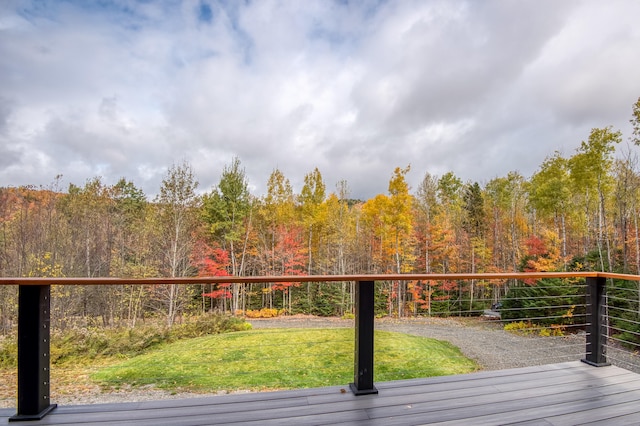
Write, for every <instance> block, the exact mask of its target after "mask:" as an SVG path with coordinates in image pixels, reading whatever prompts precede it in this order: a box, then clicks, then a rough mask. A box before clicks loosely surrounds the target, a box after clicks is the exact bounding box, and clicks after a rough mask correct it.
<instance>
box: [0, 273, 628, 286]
mask: <svg viewBox="0 0 640 426" xmlns="http://www.w3.org/2000/svg"><path fill="white" fill-rule="evenodd" d="M589 277H600V278H613V279H622V280H628V281H640V275H629V274H614V273H609V272H595V271H594V272H512V273H485V274H360V275H279V276H246V277H232V276H215V277H178V278H166V277H158V278H108V277H98V278H0V285H48V284H55V285H124V284H130V285H145V284H147V285H149V284H216V283H218V284H226V283H273V282H299V283H304V282H336V281H395V280H400V281H417V280H422V281H443V280H450V281H456V280H508V279H520V280H521V279H543V278H589Z"/></svg>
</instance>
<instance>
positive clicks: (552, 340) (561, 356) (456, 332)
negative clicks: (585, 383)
mask: <svg viewBox="0 0 640 426" xmlns="http://www.w3.org/2000/svg"><path fill="white" fill-rule="evenodd" d="M249 322H250V323H251V324H252V325H253V328H254V329H260V328H325V327H353V324H354V322H353V320H342V319H336V318H317V317H309V318H307V317H282V318H277V319H257V320H249ZM375 329H376V330H385V331H396V332H400V333H406V334H413V335H416V336H422V337H431V338H434V339H438V340H445V341H447V342H450V343H451V344H453V345H455V346H457V347H458V348H460V350H461V351H462V353H463V354H464V355H465V356H467V357H468V358H471V359H473V360H475V361H476V362H477V363H478V364H479V365H480V367H481V369H483V370H500V369H505V368H516V367H526V366H531V365H540V364H552V363H556V362H565V361H576V360H579V359H582V358H584V356H585V336H584V334H578V335H571V336H567V337H538V336H521V335H516V334H514V333H510V332H506V331H504V330H503V329H502V326H501V324H500V323H499V322H497V321H491V320H484V321H482V320H477V319H473V320H457V319H448V318H447V319H443V318H405V319H401V320H399V319H387V318H383V319H377V320H376V322H375Z"/></svg>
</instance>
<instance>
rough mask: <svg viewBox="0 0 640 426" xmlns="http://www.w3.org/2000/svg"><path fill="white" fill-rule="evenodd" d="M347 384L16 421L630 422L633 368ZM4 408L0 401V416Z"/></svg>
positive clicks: (636, 416)
mask: <svg viewBox="0 0 640 426" xmlns="http://www.w3.org/2000/svg"><path fill="white" fill-rule="evenodd" d="M376 387H377V388H378V390H379V394H378V395H366V396H354V395H353V394H352V393H351V392H349V390H348V389H349V388H348V386H344V387H339V386H338V387H327V388H318V389H303V390H294V391H281V392H265V393H250V394H239V395H225V396H215V397H203V398H191V399H181V400H164V401H148V402H130V403H120V404H95V405H74V406H59V407H58V408H56V409H55V410H54V411H53V412H52V413H51V414H49V415H48V416H47V417H45V418H44V419H43V420H40V421H29V422H24V423H13V422H12V423H11V424H26V425H29V426H31V425H63V424H64V425H78V424H82V425H103V426H106V425H153V426H159V425H221V424H227V425H260V426H265V425H321V424H333V425H337V424H343V425H384V426H390V425H403V426H404V425H418V424H439V425H505V424H527V425H574V424H579V425H586V424H602V425H625V424H634V425H637V424H640V375H639V374H636V373H632V372H629V371H627V370H624V369H622V368H619V367H615V366H608V367H592V366H589V365H587V364H584V363H582V362H579V361H576V362H569V363H561V364H551V365H545V366H537V367H527V368H519V369H510V370H499V371H484V372H479V373H473V374H465V375H459V376H447V377H435V378H429V379H414V380H403V381H394V382H386V383H377V384H376ZM13 414H15V410H14V409H1V410H0V424H7V423H8V417H9V416H11V415H13Z"/></svg>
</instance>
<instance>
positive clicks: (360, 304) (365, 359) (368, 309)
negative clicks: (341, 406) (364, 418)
mask: <svg viewBox="0 0 640 426" xmlns="http://www.w3.org/2000/svg"><path fill="white" fill-rule="evenodd" d="M355 290H356V300H355V302H356V306H355V308H356V323H355V329H356V330H355V331H356V333H355V334H356V336H355V339H356V340H355V356H354V379H353V383H351V384H350V385H349V386H350V387H351V391H352V392H353V393H354V394H355V395H370V394H377V393H378V389H376V387H375V386H374V385H373V348H374V345H373V327H374V326H373V323H374V319H375V316H374V282H373V281H356V289H355Z"/></svg>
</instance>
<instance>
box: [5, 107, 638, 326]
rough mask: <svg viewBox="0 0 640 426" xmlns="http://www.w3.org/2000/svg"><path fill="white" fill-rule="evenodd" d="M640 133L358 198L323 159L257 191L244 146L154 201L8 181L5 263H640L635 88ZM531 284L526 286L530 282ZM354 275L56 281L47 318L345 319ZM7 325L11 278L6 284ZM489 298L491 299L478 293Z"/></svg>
mask: <svg viewBox="0 0 640 426" xmlns="http://www.w3.org/2000/svg"><path fill="white" fill-rule="evenodd" d="M631 123H632V134H631V135H630V136H629V138H628V139H629V142H630V143H629V144H628V147H627V149H626V150H622V151H624V152H623V153H622V155H618V156H616V155H615V152H616V146H617V145H619V144H620V143H621V142H622V141H623V135H622V134H621V132H620V131H617V130H615V129H613V128H611V127H604V128H594V129H592V131H591V132H590V134H589V135H588V137H587V138H586V140H584V141H582V142H581V144H580V146H579V147H578V148H577V149H576V151H575V152H574V153H573V155H571V156H568V157H567V156H563V155H562V154H561V153H559V152H555V153H553V154H552V155H550V156H548V157H547V158H546V159H545V160H544V162H543V163H542V164H541V165H540V166H539V167H538V169H537V170H536V172H535V173H534V174H533V175H532V176H531V177H529V178H525V177H524V176H522V175H521V174H520V173H518V172H517V171H513V172H510V173H508V174H507V175H506V176H503V177H495V178H493V179H491V180H489V181H487V182H484V183H479V182H464V181H463V180H462V179H460V178H459V177H458V176H456V175H455V173H453V172H448V173H445V174H443V175H441V176H436V175H432V174H430V173H428V172H427V173H425V174H424V178H423V179H422V181H421V182H420V184H419V185H418V187H417V188H414V189H412V188H410V187H409V185H408V183H407V179H406V177H407V174H408V173H410V172H411V170H410V167H409V166H407V167H397V168H395V170H394V171H393V172H392V173H391V177H390V180H389V185H388V191H387V193H385V194H379V195H376V196H375V197H373V198H371V199H369V200H353V199H351V198H350V192H349V188H348V184H347V182H346V181H341V182H339V183H338V184H337V185H336V187H335V189H334V190H333V191H328V190H327V187H326V184H325V182H324V180H323V178H322V174H321V172H320V171H319V170H318V169H317V168H316V169H314V170H313V171H311V172H310V173H308V174H307V175H306V176H305V177H304V185H303V187H302V189H301V191H300V193H298V194H296V193H294V191H293V189H292V186H291V183H290V181H289V179H287V177H286V176H284V174H283V173H282V172H281V171H280V170H278V169H275V170H274V171H273V172H272V173H271V175H270V176H269V179H268V182H267V190H266V194H265V195H263V196H254V195H252V194H251V193H250V191H249V189H248V188H249V182H248V180H247V177H246V174H245V170H244V169H243V167H242V165H241V161H240V159H238V158H234V159H233V160H232V162H231V163H230V164H228V165H227V166H225V167H224V169H223V171H222V174H221V178H220V181H219V182H218V184H217V185H215V186H214V187H213V188H211V189H210V190H209V191H208V192H206V193H204V195H201V193H200V192H199V191H198V185H199V183H198V180H197V177H196V176H195V174H194V172H193V169H192V168H191V166H190V164H188V163H187V162H183V163H181V164H174V165H173V166H171V167H170V168H169V169H168V171H167V172H166V174H165V176H164V179H163V181H162V184H161V187H160V190H159V192H158V195H157V196H155V197H154V198H153V199H148V197H147V196H146V195H145V194H144V192H143V191H142V190H141V189H140V188H138V187H136V186H135V184H134V183H133V182H131V181H128V180H127V179H125V178H123V179H121V180H120V181H119V182H117V183H116V184H114V185H107V184H105V183H104V182H103V181H102V179H101V178H99V177H95V178H91V179H89V180H88V181H87V182H85V184H84V185H82V186H77V185H75V184H70V185H69V186H68V188H66V189H62V188H61V187H60V186H61V184H60V182H61V178H60V177H58V178H56V179H55V180H54V182H53V183H52V184H51V185H50V186H49V187H47V188H43V187H38V188H36V187H4V188H0V274H1V275H2V276H5V277H7V276H12V277H36V276H37V277H63V276H64V277H107V276H110V277H132V278H143V277H144V278H149V277H189V276H211V275H223V276H224V275H234V276H247V275H262V276H269V275H295V274H311V275H313V274H323V275H324V274H364V273H427V274H428V273H462V272H470V273H481V272H514V271H575V270H601V271H616V272H624V273H638V272H639V268H640V225H639V223H638V215H639V214H640V171H639V169H638V159H637V154H636V153H635V151H634V146H638V145H640V99H638V102H636V103H635V104H634V105H633V108H632V118H631ZM515 284H516V283H512V282H508V281H504V282H498V281H491V282H484V281H481V280H471V281H468V282H446V281H445V282H429V281H421V282H410V281H409V282H385V283H378V284H377V309H378V311H379V312H380V313H381V314H383V313H384V314H388V315H398V316H407V315H421V314H434V313H443V312H444V313H446V312H453V311H458V312H459V311H461V310H463V309H466V310H468V311H473V309H474V306H476V304H478V303H480V304H482V303H484V302H486V301H497V300H498V299H499V298H500V297H501V296H502V295H504V294H506V292H507V291H508V289H509V287H510V286H513V285H515ZM525 284H530V283H525ZM353 290H354V289H353V284H352V283H349V282H345V283H338V284H320V283H308V284H307V283H305V284H302V285H297V284H291V283H279V282H273V283H266V284H246V285H241V284H229V285H206V286H201V285H197V286H196V285H193V286H180V285H148V286H128V285H123V286H90V287H67V286H56V287H55V288H54V290H53V291H54V297H53V301H54V306H53V308H52V315H53V316H54V318H56V319H57V321H58V324H60V326H65V325H67V324H71V323H72V322H73V321H78V320H81V321H85V322H86V321H89V320H91V321H94V322H95V321H98V322H101V323H102V324H104V325H121V324H128V325H131V326H132V325H135V323H136V321H140V320H141V319H144V318H148V317H150V316H158V315H160V316H162V317H163V318H165V319H166V322H167V324H168V325H171V324H173V323H174V322H175V321H176V319H178V318H179V317H180V316H181V315H184V314H185V313H194V312H201V311H202V312H205V311H211V310H216V311H222V312H229V313H232V314H236V313H240V312H247V311H249V310H259V309H263V308H269V309H277V310H281V311H284V312H288V313H310V314H318V315H345V314H349V313H351V311H352V307H353V297H354V294H353ZM0 292H1V293H0V316H1V320H2V328H3V329H6V328H7V327H9V326H10V325H11V322H12V318H14V316H15V305H16V289H15V288H11V287H0ZM482 306H484V305H482Z"/></svg>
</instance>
